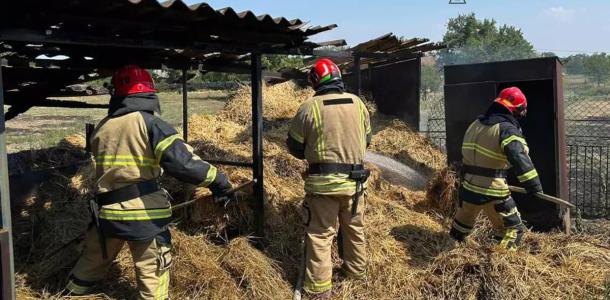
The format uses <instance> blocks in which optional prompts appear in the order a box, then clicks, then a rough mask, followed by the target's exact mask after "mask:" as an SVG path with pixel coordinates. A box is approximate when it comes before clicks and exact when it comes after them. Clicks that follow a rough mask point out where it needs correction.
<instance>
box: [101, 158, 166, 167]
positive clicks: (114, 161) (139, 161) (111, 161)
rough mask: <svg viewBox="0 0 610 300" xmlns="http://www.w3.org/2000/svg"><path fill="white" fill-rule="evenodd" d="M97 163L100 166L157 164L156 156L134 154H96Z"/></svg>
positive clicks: (152, 165)
mask: <svg viewBox="0 0 610 300" xmlns="http://www.w3.org/2000/svg"><path fill="white" fill-rule="evenodd" d="M95 163H96V164H98V165H100V166H139V167H154V166H157V164H156V162H155V160H154V158H150V157H145V156H134V155H98V156H95Z"/></svg>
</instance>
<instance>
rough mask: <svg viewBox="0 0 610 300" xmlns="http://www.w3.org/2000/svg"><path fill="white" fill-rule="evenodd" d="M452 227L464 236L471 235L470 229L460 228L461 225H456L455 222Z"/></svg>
mask: <svg viewBox="0 0 610 300" xmlns="http://www.w3.org/2000/svg"><path fill="white" fill-rule="evenodd" d="M452 226H453V228H455V229H457V230H458V231H460V232H461V233H466V234H468V233H471V232H472V229H470V228H466V227H464V226H462V225H460V224H458V223H457V222H455V221H453V224H452Z"/></svg>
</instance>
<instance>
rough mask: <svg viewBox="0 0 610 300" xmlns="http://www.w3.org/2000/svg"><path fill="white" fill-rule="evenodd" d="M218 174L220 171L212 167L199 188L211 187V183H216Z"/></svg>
mask: <svg viewBox="0 0 610 300" xmlns="http://www.w3.org/2000/svg"><path fill="white" fill-rule="evenodd" d="M217 173H218V170H217V169H216V167H214V166H212V165H210V168H209V169H208V174H206V177H205V180H204V181H203V182H202V183H201V184H200V185H199V186H200V187H206V186H208V185H210V183H212V182H214V180H215V179H216V174H217Z"/></svg>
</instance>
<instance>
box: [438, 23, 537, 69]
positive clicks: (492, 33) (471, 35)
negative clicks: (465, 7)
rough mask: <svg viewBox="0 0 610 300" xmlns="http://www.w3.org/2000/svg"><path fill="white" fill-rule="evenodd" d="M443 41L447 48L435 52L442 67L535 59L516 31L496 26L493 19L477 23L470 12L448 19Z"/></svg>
mask: <svg viewBox="0 0 610 300" xmlns="http://www.w3.org/2000/svg"><path fill="white" fill-rule="evenodd" d="M443 42H444V43H445V44H446V45H447V49H444V50H441V51H439V60H440V62H441V63H443V64H445V65H449V64H458V63H476V62H489V61H499V60H511V59H522V58H531V57H535V56H536V52H535V51H534V47H533V46H532V44H530V43H529V42H528V41H527V40H526V39H525V37H523V32H521V30H520V29H518V28H516V27H513V26H508V25H502V26H500V27H498V26H497V24H496V21H495V20H493V19H491V20H490V19H483V20H479V19H477V18H476V16H475V14H474V13H472V14H469V15H460V16H458V17H457V18H452V19H449V22H448V23H447V32H446V33H445V35H444V36H443Z"/></svg>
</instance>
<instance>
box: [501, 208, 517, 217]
mask: <svg viewBox="0 0 610 300" xmlns="http://www.w3.org/2000/svg"><path fill="white" fill-rule="evenodd" d="M516 213H519V211H518V210H517V208H516V207H513V208H512V209H511V210H510V211H509V212H507V213H503V212H500V213H498V214H499V215H500V216H502V217H504V218H508V217H510V216H512V215H514V214H516Z"/></svg>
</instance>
